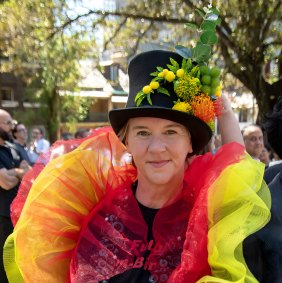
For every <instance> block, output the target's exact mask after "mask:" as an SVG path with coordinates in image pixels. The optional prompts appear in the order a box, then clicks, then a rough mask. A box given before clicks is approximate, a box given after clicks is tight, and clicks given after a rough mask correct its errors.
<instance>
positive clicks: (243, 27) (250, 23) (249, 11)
mask: <svg viewBox="0 0 282 283" xmlns="http://www.w3.org/2000/svg"><path fill="white" fill-rule="evenodd" d="M16 2H17V1H7V2H4V4H3V5H4V6H7V3H9V5H12V6H13V9H10V11H9V13H7V17H5V18H4V21H10V20H11V19H10V17H11V18H12V19H14V21H15V17H14V16H13V15H14V14H15V15H16V16H17V17H18V18H19V19H20V21H18V26H17V25H15V24H13V25H12V26H13V27H14V30H12V33H11V30H9V32H8V33H6V34H12V38H10V39H11V42H12V43H13V45H12V48H14V49H16V44H15V42H17V41H18V40H19V39H21V40H22V38H24V37H27V38H28V40H29V41H31V42H32V44H28V43H26V42H25V46H27V47H26V48H28V49H30V50H32V52H33V53H35V52H36V51H35V50H34V46H37V48H41V47H42V44H43V45H45V44H48V43H49V42H52V41H53V40H55V41H56V40H57V39H58V38H59V37H60V35H61V36H66V34H68V36H69V40H71V39H72V38H73V36H76V37H81V36H82V38H83V36H84V37H85V36H86V35H87V36H91V35H92V36H93V35H95V31H97V30H99V29H102V31H103V34H104V49H105V50H111V49H115V50H116V49H120V50H122V51H124V52H126V53H127V54H128V57H131V56H132V55H134V54H135V53H136V52H138V51H139V49H140V48H141V47H142V46H145V44H146V43H147V44H154V47H156V46H158V48H165V49H173V47H174V46H175V45H176V44H182V45H185V46H190V45H193V43H194V41H193V40H192V39H193V38H195V36H196V34H195V31H192V32H191V31H190V30H187V29H185V28H184V24H185V23H187V22H191V21H194V22H196V23H199V22H200V21H201V17H200V16H199V15H197V16H196V17H195V16H194V15H195V8H198V9H202V8H203V7H204V6H207V5H208V4H210V2H211V1H207V0H198V1H196V0H171V1H165V0H155V1H149V0H144V1H132V0H128V1H127V2H125V1H124V2H123V1H118V2H117V3H120V4H119V5H117V8H116V9H112V10H109V9H105V8H98V6H95V5H96V4H95V3H94V1H93V2H90V1H81V2H82V4H83V5H82V6H83V7H84V8H83V9H75V8H74V7H75V5H79V3H80V2H79V1H74V3H76V4H74V5H70V4H69V5H67V3H69V2H70V1H63V0H58V1H50V0H49V1H45V2H44V4H43V3H42V2H40V1H39V0H25V1H22V3H23V4H22V5H16ZM213 2H216V1H213ZM87 4H88V5H90V7H89V8H87ZM214 4H215V3H214ZM216 4H217V7H218V8H219V10H220V12H221V18H222V23H221V25H220V26H219V27H218V28H217V32H218V35H219V44H218V47H217V49H216V48H215V50H214V51H215V52H216V54H217V57H216V58H218V64H219V65H220V66H222V67H225V69H226V70H227V72H229V73H231V74H232V75H233V76H234V77H236V78H237V79H238V80H239V81H240V82H241V83H242V84H243V85H244V86H245V87H246V88H247V89H249V90H250V91H251V92H252V93H253V95H254V97H255V98H256V101H257V103H258V108H259V116H258V121H259V122H260V121H261V119H262V117H263V115H264V114H265V113H267V112H268V111H269V110H270V109H271V108H272V106H273V104H274V103H275V102H276V99H277V97H278V96H279V95H281V91H280V90H281V89H282V88H281V86H282V38H281V37H282V33H281V30H282V29H281V25H282V23H281V19H280V15H281V12H282V2H281V1H280V0H268V1H266V0H257V1H249V0H241V1H237V0H228V1H225V0H218V1H217V3H216ZM0 7H1V6H0ZM14 9H15V10H14ZM15 11H16V13H15ZM5 12H6V11H5ZM3 14H4V13H3V12H2V15H3ZM15 26H16V28H15ZM5 40H6V41H5ZM5 40H4V41H5V42H7V39H5ZM91 40H93V38H92V39H91ZM4 41H3V40H2V42H4ZM21 42H22V41H21ZM36 42H37V43H36ZM0 44H1V38H0ZM21 44H22V43H21ZM30 46H32V48H33V49H32V48H30ZM5 48H7V43H6V44H5ZM1 49H2V50H3V48H2V46H1V45H0V50H1ZM8 49H9V48H8ZM26 51H27V50H24V52H26ZM95 52H97V50H95ZM15 54H17V57H18V58H20V57H21V56H20V55H19V54H21V50H19V49H17V52H15ZM29 54H30V53H29ZM9 56H11V54H10V55H9ZM12 56H13V55H12ZM31 58H32V60H33V61H32V63H34V64H36V62H38V59H37V58H33V56H31V57H30V58H26V59H27V60H30V61H31ZM269 69H270V70H271V71H270V72H269V71H268V70H269Z"/></svg>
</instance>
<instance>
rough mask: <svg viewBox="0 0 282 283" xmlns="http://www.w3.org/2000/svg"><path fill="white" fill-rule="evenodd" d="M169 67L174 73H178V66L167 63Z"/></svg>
mask: <svg viewBox="0 0 282 283" xmlns="http://www.w3.org/2000/svg"><path fill="white" fill-rule="evenodd" d="M167 67H168V69H169V70H170V71H172V72H174V73H176V71H177V70H178V68H176V67H174V66H172V65H170V64H167Z"/></svg>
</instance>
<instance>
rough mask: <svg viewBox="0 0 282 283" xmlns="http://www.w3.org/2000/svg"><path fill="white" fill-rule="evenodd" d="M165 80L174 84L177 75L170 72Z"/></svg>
mask: <svg viewBox="0 0 282 283" xmlns="http://www.w3.org/2000/svg"><path fill="white" fill-rule="evenodd" d="M165 79H166V80H167V81H168V82H172V81H173V80H174V79H175V74H174V73H173V72H172V71H168V72H167V74H166V75H165Z"/></svg>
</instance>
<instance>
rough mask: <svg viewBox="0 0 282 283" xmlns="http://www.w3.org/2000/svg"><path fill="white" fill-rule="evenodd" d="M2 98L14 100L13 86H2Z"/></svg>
mask: <svg viewBox="0 0 282 283" xmlns="http://www.w3.org/2000/svg"><path fill="white" fill-rule="evenodd" d="M0 98H1V100H2V101H3V100H4V101H14V91H13V89H12V88H11V87H1V88H0Z"/></svg>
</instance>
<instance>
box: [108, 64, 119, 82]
mask: <svg viewBox="0 0 282 283" xmlns="http://www.w3.org/2000/svg"><path fill="white" fill-rule="evenodd" d="M110 79H111V81H113V82H115V81H117V80H118V66H116V65H112V66H111V67H110Z"/></svg>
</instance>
